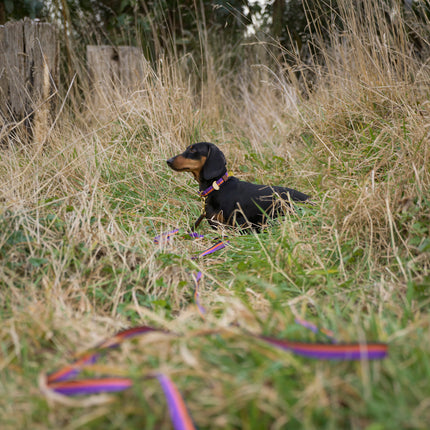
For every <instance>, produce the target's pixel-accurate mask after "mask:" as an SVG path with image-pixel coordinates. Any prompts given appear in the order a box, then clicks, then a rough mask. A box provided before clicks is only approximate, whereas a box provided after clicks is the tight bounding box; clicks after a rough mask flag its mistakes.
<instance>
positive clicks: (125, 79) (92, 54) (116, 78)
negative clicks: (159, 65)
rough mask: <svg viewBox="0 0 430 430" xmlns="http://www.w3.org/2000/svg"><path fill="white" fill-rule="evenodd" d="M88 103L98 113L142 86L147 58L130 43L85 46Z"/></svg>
mask: <svg viewBox="0 0 430 430" xmlns="http://www.w3.org/2000/svg"><path fill="white" fill-rule="evenodd" d="M87 65H88V75H89V80H90V82H89V84H90V93H91V96H90V100H89V102H90V104H91V107H92V109H93V110H94V109H95V110H96V111H97V112H98V113H100V112H102V111H103V110H104V109H105V108H106V107H109V106H110V105H111V104H112V103H114V102H115V101H116V100H118V99H121V98H124V97H127V96H129V95H130V94H131V93H133V92H135V91H136V90H139V89H142V86H143V81H144V78H145V73H146V72H147V70H148V68H147V61H146V59H145V57H144V55H143V53H142V51H141V50H140V49H139V48H136V47H133V46H117V47H114V46H105V45H103V46H94V45H88V46H87Z"/></svg>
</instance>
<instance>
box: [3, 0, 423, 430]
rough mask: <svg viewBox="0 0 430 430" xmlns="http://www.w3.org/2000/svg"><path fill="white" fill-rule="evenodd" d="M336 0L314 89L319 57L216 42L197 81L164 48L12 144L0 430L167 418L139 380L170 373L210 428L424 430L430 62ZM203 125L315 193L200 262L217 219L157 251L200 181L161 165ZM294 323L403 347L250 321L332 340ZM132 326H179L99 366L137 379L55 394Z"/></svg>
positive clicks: (252, 172)
mask: <svg viewBox="0 0 430 430" xmlns="http://www.w3.org/2000/svg"><path fill="white" fill-rule="evenodd" d="M340 3H341V7H340V12H339V13H340V15H339V17H338V19H340V20H341V21H342V23H343V27H342V31H340V30H339V31H336V30H333V38H332V41H331V44H330V47H329V48H327V47H325V46H324V45H323V44H322V42H321V41H320V39H319V38H318V35H316V36H315V40H314V43H315V47H316V48H318V49H316V52H317V54H318V55H316V56H315V58H313V59H312V62H313V65H312V67H313V72H314V73H313V74H312V79H313V90H312V91H311V92H310V93H308V94H307V95H306V97H304V96H302V95H303V88H306V85H305V86H304V85H303V82H305V83H306V81H303V79H306V76H307V75H306V73H303V74H302V72H303V71H304V70H305V68H306V69H308V68H309V67H311V66H309V62H307V63H306V64H304V63H301V62H300V60H299V59H298V63H297V68H296V70H289V71H288V70H281V63H277V64H275V65H270V62H268V64H262V63H260V64H258V65H252V66H249V64H250V63H249V62H245V61H244V63H243V64H244V66H243V70H237V71H236V72H233V71H231V70H224V69H223V68H222V67H218V64H222V61H219V59H216V58H213V59H212V60H211V61H208V62H207V64H206V66H205V67H208V68H210V70H206V71H205V73H204V75H205V76H206V79H205V80H204V81H203V82H200V83H199V84H198V85H197V83H196V81H195V77H194V76H195V74H193V71H194V72H195V71H196V69H195V67H196V66H195V65H194V66H192V67H191V66H190V62H189V61H188V59H179V60H178V59H174V58H165V59H163V62H162V66H160V67H158V68H157V70H150V71H149V73H148V74H147V78H146V81H145V82H144V83H143V85H142V88H143V89H141V90H140V91H139V92H136V93H134V94H133V95H130V96H128V97H127V98H122V99H121V98H118V99H117V100H116V101H115V103H113V102H112V103H111V104H106V105H105V106H103V112H102V114H94V110H93V111H87V110H82V111H77V110H74V111H72V112H68V111H67V109H65V110H64V111H63V112H62V114H61V116H60V117H59V118H58V121H57V123H56V125H55V127H54V128H53V129H52V131H51V132H50V134H49V135H48V136H47V139H46V142H45V144H44V146H43V147H41V146H38V145H37V144H34V145H32V144H27V143H25V142H16V141H15V142H14V143H11V144H10V146H9V147H8V148H2V149H1V154H0V176H1V182H0V187H1V188H0V195H1V199H0V225H1V229H0V285H1V290H0V297H1V314H0V315H1V326H0V347H1V355H0V369H1V371H0V426H1V428H2V429H9V428H10V429H12V428H14V429H28V428H32V429H47V428H53V429H54V428H59V427H63V428H65V429H78V428H85V429H87V428H88V429H98V428H105V429H119V428H121V429H124V428H127V429H134V428H136V429H137V428H145V429H168V428H171V427H170V426H171V424H170V421H169V418H168V413H167V407H166V403H165V399H164V397H163V395H162V392H161V390H160V387H159V385H158V383H157V382H156V381H155V380H151V379H145V378H144V377H145V376H146V375H148V374H152V373H154V372H157V371H162V372H164V373H166V374H168V375H170V377H171V378H172V379H173V380H174V381H175V382H176V384H177V386H178V388H179V390H180V391H181V393H182V395H183V397H184V399H185V401H186V403H187V406H188V407H189V410H190V412H191V414H192V416H193V419H194V421H195V423H196V424H197V425H198V427H199V428H201V429H204V428H208V429H209V428H211V429H212V428H214V429H217V428H219V429H256V430H258V429H263V428H264V429H269V428H270V429H296V428H303V429H320V428H327V429H339V428H345V429H347V428H352V429H368V430H379V429H385V428H387V429H388V428H390V429H393V428H411V429H424V428H427V426H428V423H429V422H430V407H429V402H430V388H429V383H428V381H429V380H430V346H429V345H430V334H429V326H430V318H429V316H428V312H429V304H430V295H429V291H430V290H429V288H430V275H429V267H430V232H429V226H430V193H429V191H430V145H429V124H430V110H429V102H428V97H429V88H430V86H429V85H430V70H429V68H428V65H427V63H423V62H422V61H419V60H418V59H416V57H415V56H414V55H413V53H412V52H411V49H410V44H408V41H407V36H406V24H405V23H403V21H397V23H396V25H388V24H386V21H385V20H383V19H382V14H381V13H379V12H378V11H375V12H374V13H373V14H369V13H367V14H366V15H364V16H361V15H360V14H359V13H358V12H354V10H355V9H354V8H353V7H351V3H350V2H348V1H347V0H345V1H344V2H340ZM362 3H363V5H364V6H366V7H367V8H368V7H370V5H371V3H372V2H370V1H364V2H362ZM366 7H364V8H363V11H364V12H363V13H365V12H366V10H367V9H366ZM364 17H366V19H364ZM398 19H399V20H401V19H402V18H401V17H399V18H398ZM309 20H310V22H318V21H317V20H318V18H317V17H315V16H312V15H310V16H309ZM405 22H406V21H405ZM397 24H401V25H397ZM416 25H417V26H418V23H417V24H416ZM384 26H385V27H384ZM417 28H418V27H417ZM423 30H425V27H423ZM417 31H418V30H417ZM384 35H385V36H384ZM207 49H209V48H207ZM209 56H210V51H208V53H207V56H206V57H209ZM321 56H323V57H324V67H322V66H321V62H319V61H318V59H321ZM190 67H191V68H190ZM289 73H290V74H289ZM301 74H302V76H300V75H301ZM202 75H203V74H202ZM291 82H293V83H294V82H297V87H296V88H294V86H291ZM198 87H200V88H199V91H197V90H196V88H198ZM93 114H94V115H93ZM199 140H207V141H211V142H214V143H215V144H217V145H219V147H220V148H221V149H222V150H223V151H224V152H225V154H226V156H227V159H228V161H229V170H232V171H233V172H234V173H235V175H236V176H239V177H240V178H242V179H245V180H251V181H254V182H258V183H274V184H282V185H286V186H290V187H293V188H297V189H299V190H301V191H303V192H306V193H307V194H310V195H312V199H313V200H314V201H315V202H316V205H315V206H311V207H304V208H302V209H301V210H299V211H297V213H295V214H290V215H288V216H286V217H285V219H283V220H282V221H281V222H279V223H276V224H275V225H274V226H273V227H271V228H269V229H268V230H267V231H266V232H264V233H262V234H259V235H248V236H241V235H237V234H236V233H234V232H228V235H229V238H230V243H231V244H230V246H229V247H228V248H226V249H225V250H224V251H222V252H221V253H219V254H216V255H215V256H209V257H207V258H205V259H199V260H194V261H192V260H191V257H192V256H193V255H195V254H196V253H197V252H198V251H201V250H204V249H206V248H207V247H209V246H210V245H211V243H212V239H216V238H217V237H219V233H217V232H215V231H213V230H211V229H210V228H209V227H208V226H207V225H206V224H203V225H202V227H201V233H203V234H205V238H204V239H202V240H196V241H193V240H189V239H186V238H183V237H176V238H175V239H174V240H172V241H171V242H170V243H168V244H164V245H162V246H159V245H155V244H154V243H153V238H154V236H155V235H157V234H159V233H160V232H162V231H166V230H171V229H173V228H177V227H178V228H181V229H183V231H186V230H187V229H188V228H189V226H191V225H192V223H193V222H194V220H195V219H196V218H197V217H198V215H199V212H200V208H201V206H200V205H201V203H200V200H199V198H198V197H197V194H196V189H197V186H196V184H195V183H194V182H193V180H192V178H191V177H190V176H187V175H178V174H176V173H174V172H172V171H170V170H168V168H167V166H166V163H165V160H166V159H167V158H168V157H170V156H172V155H174V154H176V153H178V151H180V150H181V149H182V148H184V147H185V146H186V145H188V144H189V143H191V142H193V141H199ZM197 269H199V270H201V271H202V272H203V274H204V278H203V281H202V285H201V291H200V297H201V300H202V302H203V305H204V306H205V308H206V309H207V311H208V315H207V318H206V320H202V319H201V318H200V317H199V315H198V313H197V311H196V309H195V305H194V300H193V284H192V282H191V274H192V272H193V271H195V270H197ZM295 317H302V318H305V319H307V320H309V321H311V322H313V323H314V324H316V325H318V326H320V327H325V328H329V329H331V330H333V331H334V332H335V335H336V337H337V338H338V339H339V340H341V341H345V342H348V341H360V342H365V341H383V342H388V344H389V358H387V359H386V360H383V361H381V362H366V361H362V362H354V363H351V362H318V361H311V360H307V359H304V358H299V357H296V356H294V355H291V354H288V353H285V352H282V351H279V350H276V349H274V348H272V347H269V346H267V345H265V344H263V343H261V342H259V341H258V340H256V339H255V338H252V337H251V336H249V335H248V333H263V334H266V335H272V336H279V337H282V338H291V339H297V340H307V341H314V340H324V338H323V337H320V335H314V334H313V333H312V332H310V331H308V330H306V329H305V328H303V327H301V326H298V325H297V324H295V323H294V319H295ZM135 325H152V326H154V327H158V328H161V329H165V330H169V331H172V332H174V333H176V334H179V335H180V336H168V335H164V334H153V335H150V336H146V337H144V338H142V339H140V340H138V341H134V342H129V343H126V344H125V345H124V346H123V347H122V348H120V349H118V350H115V351H112V353H111V354H109V355H108V356H107V357H106V358H105V359H104V360H102V362H101V363H100V364H101V365H103V366H107V367H101V366H100V367H98V368H96V369H95V373H96V374H98V375H99V374H102V373H103V372H104V371H106V369H108V370H107V373H108V374H113V375H124V374H126V375H131V377H133V378H134V379H135V381H136V383H135V385H134V387H133V388H132V389H130V390H128V391H126V392H124V393H122V394H118V395H109V396H108V395H103V396H99V397H97V396H95V397H92V398H86V397H83V398H75V399H73V400H66V399H63V400H62V401H60V400H59V399H58V398H52V397H49V396H48V397H45V396H44V395H43V394H42V392H41V390H40V387H41V385H43V383H41V381H42V380H43V378H42V376H43V374H45V373H46V372H48V371H51V370H54V369H56V368H58V367H59V366H61V365H64V364H66V363H68V362H70V360H71V359H72V357H73V356H74V354H75V353H78V352H82V351H85V350H86V349H87V348H90V347H93V346H94V345H96V344H97V343H99V342H100V341H101V340H102V339H104V338H106V337H109V336H110V335H112V334H113V333H115V332H116V331H118V330H120V329H123V328H126V327H131V326H135ZM239 327H240V328H239ZM213 329H215V330H216V331H217V333H212V334H211V330H213Z"/></svg>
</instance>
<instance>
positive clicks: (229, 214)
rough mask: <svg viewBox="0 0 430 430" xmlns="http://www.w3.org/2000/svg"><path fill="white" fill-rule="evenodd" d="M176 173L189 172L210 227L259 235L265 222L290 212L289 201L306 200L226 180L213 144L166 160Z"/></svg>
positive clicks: (193, 147) (274, 189) (290, 191)
mask: <svg viewBox="0 0 430 430" xmlns="http://www.w3.org/2000/svg"><path fill="white" fill-rule="evenodd" d="M167 164H168V165H169V167H171V168H172V169H173V170H175V171H177V172H191V173H192V174H193V176H194V178H195V179H196V181H197V182H198V183H199V190H200V192H199V194H200V196H202V197H204V199H205V208H204V215H205V217H206V219H207V220H208V221H209V224H210V225H211V226H212V227H217V226H219V225H220V224H221V225H228V226H233V227H239V228H240V229H253V230H256V231H259V230H260V229H261V227H263V226H264V225H265V223H266V221H267V219H268V218H270V219H274V218H276V217H278V216H280V215H282V214H285V213H286V211H288V210H289V209H291V206H290V202H291V201H299V202H303V201H306V200H308V199H309V196H307V195H306V194H303V193H301V192H300V191H296V190H293V189H291V188H285V187H278V186H269V185H257V184H252V183H250V182H244V181H240V180H239V179H237V178H235V177H234V176H229V175H228V173H227V168H226V164H227V162H226V159H225V157H224V154H223V153H222V152H221V151H220V150H219V149H218V148H217V147H216V146H215V145H214V144H213V143H208V142H200V143H195V144H193V145H190V146H189V147H188V148H187V149H186V150H185V152H183V153H182V154H179V155H177V156H176V157H173V158H170V159H169V160H167Z"/></svg>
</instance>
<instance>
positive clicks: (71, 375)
mask: <svg viewBox="0 0 430 430" xmlns="http://www.w3.org/2000/svg"><path fill="white" fill-rule="evenodd" d="M178 232H179V229H176V230H173V231H170V232H167V233H163V234H161V235H159V236H157V237H156V238H155V239H154V242H155V243H161V242H162V241H167V240H169V239H170V238H171V237H172V236H173V235H175V234H177V233H178ZM189 235H190V236H191V237H193V238H201V237H203V235H199V234H197V233H194V232H191V233H189ZM228 243H229V242H228V241H220V242H217V243H216V244H214V245H213V246H211V247H210V248H209V249H207V250H206V251H203V252H202V253H200V254H199V255H198V256H197V257H194V258H198V257H203V256H206V255H209V254H212V253H214V252H216V251H219V250H220V249H223V248H224V247H225V246H226V245H227V244H228ZM201 278H202V273H201V272H198V273H197V274H193V280H194V282H195V291H194V301H195V304H196V306H197V309H198V312H199V313H200V315H201V316H202V317H203V318H204V315H205V313H206V310H205V308H204V307H203V306H202V305H201V303H200V297H199V283H200V280H201ZM295 322H296V323H297V324H300V325H302V326H303V327H306V328H308V329H310V330H312V331H313V332H314V333H317V332H321V333H323V334H325V335H326V336H327V337H328V338H329V339H331V340H332V341H334V342H335V341H336V339H335V338H334V334H333V332H331V331H330V330H326V329H320V328H318V327H317V326H315V325H314V324H312V323H310V322H308V321H306V320H303V319H300V318H296V320H295ZM150 332H162V333H165V334H173V333H170V332H167V331H165V330H160V329H156V328H153V327H148V326H141V327H134V328H131V329H128V330H124V331H121V332H119V333H117V334H116V335H115V336H113V337H111V338H109V339H107V340H105V341H103V342H102V343H100V344H99V345H98V346H97V347H95V348H94V349H93V350H91V351H89V352H86V353H84V354H82V355H81V356H80V357H79V358H77V359H76V360H75V361H74V362H73V363H71V364H69V365H66V366H64V367H63V368H61V369H59V370H57V371H55V372H53V373H51V374H49V375H47V376H46V387H47V388H48V389H50V390H53V391H55V392H56V393H59V394H62V395H65V396H74V395H89V394H97V393H102V392H117V391H123V390H125V389H127V388H130V387H131V386H132V385H133V381H132V379H131V378H122V377H102V378H87V379H77V377H78V375H79V373H80V372H81V371H82V370H83V369H84V368H85V367H88V366H91V365H92V364H94V363H95V362H96V361H97V360H98V358H99V357H100V354H101V352H102V351H103V350H107V349H111V348H115V347H118V346H119V345H120V344H121V343H122V342H124V341H125V340H127V339H131V338H134V337H136V336H142V335H145V334H147V333H150ZM215 332H216V331H215ZM243 334H245V335H246V334H248V335H250V336H252V337H254V338H256V339H258V340H260V341H263V342H264V343H266V344H268V345H271V346H275V347H277V348H280V349H282V350H284V351H289V352H291V353H293V354H296V355H300V356H302V357H306V358H313V359H318V360H379V359H383V358H385V357H386V356H387V354H388V345H387V344H385V343H368V344H364V343H322V342H319V343H316V342H313V343H310V342H299V341H291V340H286V339H278V338H275V337H271V336H265V335H255V334H252V333H247V332H244V333H243ZM147 377H148V378H149V377H153V378H154V377H155V378H157V379H158V381H159V383H160V385H161V387H162V389H163V392H164V395H165V397H166V401H167V405H168V409H169V414H170V417H171V421H172V424H173V427H174V429H175V430H194V429H195V426H194V424H193V421H192V418H191V416H190V414H189V412H188V410H187V407H186V405H185V402H184V400H183V398H182V396H181V394H180V393H179V390H178V389H177V387H176V386H175V384H174V383H173V381H172V380H171V379H170V378H169V377H168V376H166V375H164V374H161V373H157V374H156V375H155V376H154V375H151V376H147Z"/></svg>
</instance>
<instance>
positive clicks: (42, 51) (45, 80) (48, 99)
mask: <svg viewBox="0 0 430 430" xmlns="http://www.w3.org/2000/svg"><path fill="white" fill-rule="evenodd" d="M58 82H59V42H58V37H57V32H56V30H55V27H54V26H52V25H51V24H48V23H42V22H38V21H31V20H30V19H27V18H26V19H24V20H22V21H18V22H9V23H6V24H5V25H4V26H0V141H3V142H4V141H6V140H7V139H12V140H14V139H18V140H21V141H28V140H30V139H34V141H35V142H42V141H43V140H44V138H45V136H46V131H47V130H48V127H49V122H50V120H51V117H52V114H53V112H54V110H55V105H56V101H57V97H55V94H56V92H57V88H58Z"/></svg>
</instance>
